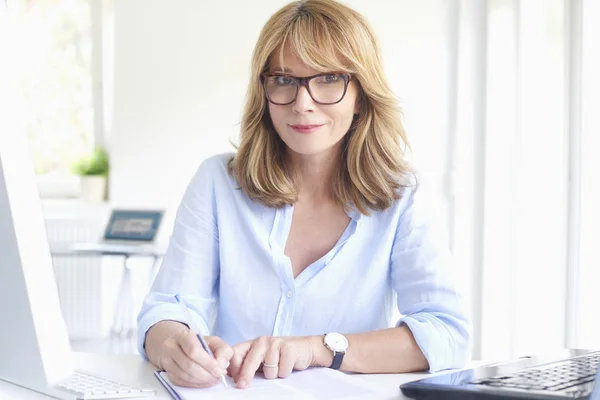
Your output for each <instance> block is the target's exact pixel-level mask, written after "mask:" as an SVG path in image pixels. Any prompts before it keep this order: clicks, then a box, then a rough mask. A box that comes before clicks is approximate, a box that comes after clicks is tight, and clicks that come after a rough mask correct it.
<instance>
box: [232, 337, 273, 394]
mask: <svg viewBox="0 0 600 400" xmlns="http://www.w3.org/2000/svg"><path fill="white" fill-rule="evenodd" d="M271 341H272V338H271V337H268V336H263V337H259V338H258V339H256V340H254V341H253V342H252V347H251V348H250V351H248V354H246V357H244V362H243V364H242V369H241V370H240V375H239V379H238V380H237V382H236V383H237V386H238V388H240V389H244V388H246V387H248V386H249V385H250V381H252V379H254V375H255V374H256V371H257V370H258V368H259V367H260V365H261V363H262V362H263V360H264V359H265V355H266V354H267V350H269V347H271Z"/></svg>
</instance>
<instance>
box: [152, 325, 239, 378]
mask: <svg viewBox="0 0 600 400" xmlns="http://www.w3.org/2000/svg"><path fill="white" fill-rule="evenodd" d="M204 338H205V339H206V343H207V344H208V347H210V349H211V351H212V352H213V354H214V355H215V358H212V357H211V356H210V355H209V354H208V353H207V352H206V351H205V350H204V349H203V348H202V345H201V344H200V341H199V340H198V338H197V337H196V335H195V334H194V333H193V332H192V331H191V330H189V329H187V328H186V329H183V330H181V331H180V332H179V333H177V334H175V335H173V336H171V337H169V338H168V339H166V340H165V341H164V342H163V345H162V351H161V356H160V360H159V363H158V364H159V365H160V367H161V368H162V369H164V370H165V371H167V376H168V377H169V380H170V381H171V382H173V383H174V384H175V385H177V386H184V387H194V388H205V387H210V386H214V385H216V384H217V383H219V379H220V377H221V375H223V374H226V373H227V370H226V367H227V363H228V362H229V361H230V360H231V357H232V356H233V349H232V348H231V347H230V346H229V345H228V344H227V343H225V342H223V340H221V339H220V338H218V337H216V336H205V337H204Z"/></svg>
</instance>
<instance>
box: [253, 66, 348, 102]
mask: <svg viewBox="0 0 600 400" xmlns="http://www.w3.org/2000/svg"><path fill="white" fill-rule="evenodd" d="M327 75H336V76H341V77H342V78H343V79H344V92H343V93H342V97H340V99H339V100H338V101H335V102H333V103H323V102H320V101H318V100H316V99H315V98H314V96H313V94H312V93H311V91H310V86H309V82H310V81H311V80H312V79H315V78H318V77H321V76H327ZM272 76H284V77H287V78H291V79H294V80H296V93H294V98H293V99H292V101H290V102H288V103H277V102H275V101H273V100H271V99H270V98H269V95H268V92H267V87H266V80H267V79H266V78H269V77H272ZM351 80H352V75H351V74H348V73H344V72H324V73H321V74H316V75H312V76H305V77H299V76H293V75H288V74H281V73H268V72H265V73H262V74H260V81H261V83H262V87H263V90H264V91H265V97H266V98H267V101H269V103H272V104H276V105H278V106H287V105H288V104H292V103H293V102H295V101H296V98H297V97H298V92H299V91H300V86H304V87H305V88H306V91H307V92H308V94H309V95H310V98H311V99H313V101H314V102H315V103H317V104H321V105H326V106H329V105H333V104H337V103H339V102H340V101H342V100H344V97H345V96H346V91H347V90H348V84H349V83H350V81H351Z"/></svg>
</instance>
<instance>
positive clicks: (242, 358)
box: [228, 336, 324, 389]
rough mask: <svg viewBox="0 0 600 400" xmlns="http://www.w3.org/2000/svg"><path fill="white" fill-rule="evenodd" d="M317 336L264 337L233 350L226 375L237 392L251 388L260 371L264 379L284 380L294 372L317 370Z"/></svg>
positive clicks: (319, 343)
mask: <svg viewBox="0 0 600 400" xmlns="http://www.w3.org/2000/svg"><path fill="white" fill-rule="evenodd" d="M319 346H321V347H323V348H324V346H323V342H322V338H320V337H319V336H301V337H272V336H263V337H259V338H258V339H255V340H250V341H247V342H244V343H240V344H237V345H235V346H233V352H234V355H233V357H232V358H231V363H230V365H229V368H228V371H229V375H230V376H231V377H232V378H233V380H234V381H235V382H236V385H237V387H238V388H240V389H243V388H246V387H248V386H249V385H250V381H252V379H253V378H254V375H255V374H256V372H257V371H258V370H260V369H262V372H263V375H264V376H265V378H267V379H275V378H286V377H288V376H289V375H290V374H291V373H292V371H293V370H304V369H306V368H308V367H311V366H316V365H317V364H316V359H317V353H318V352H319V351H320V349H319Z"/></svg>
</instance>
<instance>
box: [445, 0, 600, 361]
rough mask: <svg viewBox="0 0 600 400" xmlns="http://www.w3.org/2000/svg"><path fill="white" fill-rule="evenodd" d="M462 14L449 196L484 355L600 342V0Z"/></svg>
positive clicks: (457, 7)
mask: <svg viewBox="0 0 600 400" xmlns="http://www.w3.org/2000/svg"><path fill="white" fill-rule="evenodd" d="M452 5H453V7H454V9H453V10H451V11H450V18H453V17H454V19H455V21H456V24H455V29H454V38H452V35H451V38H450V40H453V39H456V40H455V41H456V43H458V46H456V51H455V60H454V67H451V70H452V71H453V77H454V79H455V81H454V82H452V83H450V84H449V85H450V87H451V88H455V89H454V92H455V101H456V104H455V105H453V106H451V110H453V111H454V116H453V118H451V123H450V124H449V137H450V138H451V140H449V143H451V147H450V149H449V151H450V154H451V161H450V163H449V165H450V175H449V182H450V185H449V190H448V193H447V194H448V203H449V204H450V213H449V216H450V217H449V218H450V221H451V224H450V226H451V234H452V247H453V252H454V254H455V257H456V260H457V263H458V265H459V266H461V268H462V273H463V274H464V277H465V279H464V281H465V282H468V288H467V289H468V293H469V297H468V300H469V304H470V307H471V311H472V313H473V317H474V322H475V346H474V356H475V357H478V358H482V359H494V360H496V359H503V358H510V357H514V356H518V355H524V354H531V353H535V352H540V351H548V350H552V349H555V348H562V347H587V348H592V347H600V334H599V333H600V328H599V326H600V318H598V317H596V318H595V319H594V316H593V311H594V307H597V306H598V305H599V304H600V296H599V295H598V293H599V292H600V291H599V290H598V289H597V287H598V283H599V282H600V279H599V277H600V275H599V274H598V270H599V268H598V267H594V261H595V260H597V257H595V255H596V254H597V253H596V252H597V250H596V249H597V248H599V246H598V245H596V243H595V241H594V239H595V238H597V237H599V235H597V234H595V233H596V232H597V231H598V226H599V222H600V218H599V217H600V198H599V194H596V193H597V191H594V189H595V188H596V187H597V184H596V182H595V181H594V176H593V171H598V170H599V169H600V165H597V164H600V161H599V158H598V157H594V156H595V149H598V146H594V144H600V143H599V142H600V141H599V140H598V134H599V132H598V128H600V123H599V119H598V117H597V116H598V110H595V109H594V107H598V104H600V102H599V101H598V100H599V95H598V93H599V87H598V86H599V85H598V73H597V71H599V70H600V65H599V61H598V53H599V52H600V50H597V49H596V48H594V46H595V45H597V43H593V40H592V39H591V38H592V37H596V38H597V37H600V34H599V32H598V28H597V27H596V26H597V23H596V24H595V25H596V26H594V22H593V21H594V20H595V21H598V17H600V13H599V12H598V9H599V7H598V4H597V2H594V1H593V0H588V1H585V0H583V1H581V0H573V1H570V0H566V1H565V0H521V1H519V0H488V1H479V0H458V1H455V2H452ZM594 15H595V19H594ZM594 30H596V32H593V31H594ZM596 47H597V46H596ZM594 71H595V72H594ZM451 80H452V78H451Z"/></svg>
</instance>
